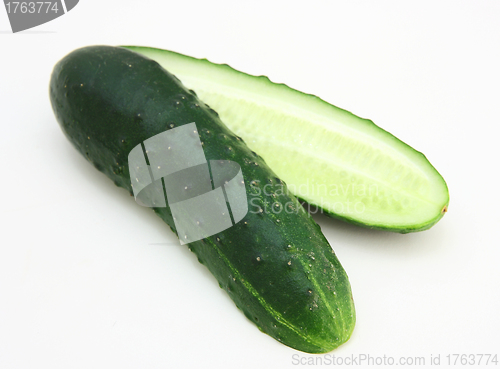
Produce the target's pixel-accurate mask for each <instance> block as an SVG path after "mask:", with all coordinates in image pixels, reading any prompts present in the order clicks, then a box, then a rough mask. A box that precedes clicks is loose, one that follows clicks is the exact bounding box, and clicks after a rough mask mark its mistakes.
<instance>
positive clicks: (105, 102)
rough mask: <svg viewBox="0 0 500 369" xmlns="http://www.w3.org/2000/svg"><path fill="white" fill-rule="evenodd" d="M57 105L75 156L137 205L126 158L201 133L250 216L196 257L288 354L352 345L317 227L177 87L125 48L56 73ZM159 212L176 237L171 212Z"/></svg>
mask: <svg viewBox="0 0 500 369" xmlns="http://www.w3.org/2000/svg"><path fill="white" fill-rule="evenodd" d="M50 100H51V104H52V108H53V110H54V113H55V116H56V118H57V120H58V122H59V124H60V126H61V128H62V130H63V132H64V133H65V135H66V136H67V138H68V139H69V140H70V141H71V143H72V144H73V145H74V147H75V148H76V149H77V150H78V151H79V152H80V153H81V154H83V155H84V156H85V157H86V158H87V160H88V161H89V162H91V163H92V164H93V165H94V166H95V167H96V168H97V169H98V170H99V171H101V172H103V173H104V174H105V175H106V176H108V177H109V178H110V179H111V180H113V181H114V183H115V184H116V185H117V186H119V187H122V188H124V189H126V190H127V191H128V192H129V193H130V194H131V195H132V194H133V193H134V191H133V187H132V183H131V180H130V170H129V163H128V155H129V153H130V152H131V151H132V150H133V149H134V148H135V147H137V146H138V145H141V144H142V143H143V142H144V141H145V140H148V139H149V138H151V137H153V136H156V135H158V134H161V133H162V132H168V131H169V130H172V129H175V128H178V127H183V126H185V125H187V124H192V123H195V124H196V127H197V132H195V133H197V136H199V138H200V142H201V143H202V146H203V151H204V153H205V156H206V159H207V160H230V161H234V162H236V163H238V164H239V165H240V168H241V172H242V175H243V178H244V184H245V193H246V196H247V201H248V209H250V211H248V213H247V214H246V215H245V216H244V218H243V219H242V220H241V221H239V222H238V223H236V224H235V225H234V226H232V227H230V228H228V229H226V230H224V231H222V232H219V233H216V234H214V235H212V236H209V237H206V238H204V239H201V240H198V241H194V242H190V243H189V244H188V247H189V249H190V250H191V251H193V252H194V253H195V254H196V255H197V257H198V260H199V261H200V263H202V264H204V265H205V266H206V267H207V268H208V269H209V270H210V271H211V272H212V274H213V275H214V276H215V277H216V278H217V280H218V282H219V285H220V287H221V288H223V289H224V290H226V291H227V293H228V294H229V296H230V297H231V298H232V299H233V301H234V302H235V304H236V306H237V307H238V308H239V309H241V310H242V311H243V313H244V314H245V315H246V316H247V317H248V318H249V319H250V320H251V321H252V322H253V323H255V324H256V325H257V327H258V328H259V329H260V330H261V331H262V332H265V333H267V334H268V335H270V336H271V337H273V338H275V339H276V340H278V341H280V342H282V343H283V344H285V345H287V346H290V347H292V348H295V349H297V350H301V351H304V352H308V353H324V352H328V351H331V350H332V349H334V348H336V347H337V346H339V345H340V344H342V343H344V342H346V341H347V340H348V339H349V337H350V335H351V333H352V331H353V329H354V324H355V311H354V303H353V300H352V293H351V287H350V284H349V280H348V277H347V275H346V273H345V271H344V269H343V268H342V266H341V264H340V262H339V261H338V259H337V257H336V255H335V253H334V252H333V250H332V248H331V247H330V245H329V244H328V241H327V240H326V238H325V237H324V235H323V234H322V233H321V231H320V228H319V226H318V225H317V224H316V223H315V222H314V220H313V219H312V218H311V216H310V215H309V213H308V212H306V211H305V210H304V208H303V207H302V206H301V204H300V203H299V201H298V200H297V199H296V198H295V197H294V196H293V195H291V194H290V193H289V192H288V190H287V186H286V184H285V183H284V182H283V181H282V180H280V179H279V178H278V177H277V176H276V175H275V174H274V172H273V171H272V170H271V169H270V168H269V167H268V166H267V164H266V163H265V162H264V160H263V159H262V158H261V157H260V156H258V155H257V154H256V153H255V152H253V151H251V150H250V149H249V148H248V147H247V146H246V144H245V143H244V142H243V140H242V139H241V138H239V137H238V136H237V135H235V134H233V133H232V132H231V131H230V130H229V129H228V128H227V127H226V126H225V125H224V124H223V123H222V121H221V120H220V119H219V116H218V114H217V113H216V112H215V111H214V110H212V109H211V108H210V107H208V106H207V105H205V104H204V103H203V102H202V101H200V100H199V99H198V98H197V96H196V94H195V93H194V92H193V91H189V90H188V89H186V88H185V87H184V86H183V85H182V83H181V82H180V81H179V80H178V79H177V78H176V77H174V76H173V75H171V74H170V73H169V72H167V71H166V70H165V69H164V68H162V67H161V66H160V65H159V64H158V63H157V62H155V61H153V60H150V59H148V58H146V57H145V56H142V55H140V54H137V53H135V52H132V51H130V50H127V49H125V48H120V47H110V46H91V47H85V48H82V49H78V50H76V51H73V52H72V53H70V54H69V55H67V56H66V57H64V58H63V59H62V60H61V61H59V62H58V63H57V64H56V66H55V67H54V70H53V72H52V76H51V80H50ZM188 149H189V148H188V147H186V150H188ZM264 187H265V189H264ZM267 205H272V206H267ZM276 207H278V208H279V210H281V211H277V210H276ZM153 209H154V211H155V212H156V214H157V215H158V216H160V217H161V219H163V220H164V221H165V223H167V225H169V226H170V228H171V229H172V230H173V231H174V232H176V233H177V231H176V225H175V221H174V218H173V215H172V211H171V208H170V207H169V206H168V205H167V206H163V207H160V206H159V207H155V208H153ZM270 209H272V210H273V211H271V210H270ZM235 334H236V333H235Z"/></svg>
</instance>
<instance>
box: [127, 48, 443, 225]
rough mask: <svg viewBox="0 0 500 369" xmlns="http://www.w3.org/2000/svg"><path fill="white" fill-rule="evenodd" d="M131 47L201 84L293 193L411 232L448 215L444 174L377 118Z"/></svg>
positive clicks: (351, 217) (192, 84)
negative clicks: (375, 119) (382, 125)
mask: <svg viewBox="0 0 500 369" xmlns="http://www.w3.org/2000/svg"><path fill="white" fill-rule="evenodd" d="M126 47H127V48H129V49H130V50H133V51H135V52H138V53H141V54H143V55H145V56H147V57H149V58H151V59H154V60H156V61H157V62H159V63H160V64H161V65H162V66H163V67H164V68H166V69H168V70H169V71H170V72H171V73H173V74H175V75H176V76H177V77H178V78H180V79H181V81H182V82H183V83H184V84H185V85H186V86H187V87H188V88H192V89H194V90H195V91H196V93H197V94H198V96H199V97H200V98H201V99H202V100H203V101H205V102H206V103H207V104H209V105H210V106H211V107H213V108H214V109H215V110H216V111H217V112H219V114H220V115H221V119H222V121H223V122H224V123H225V124H226V125H227V126H228V127H229V129H231V130H232V131H233V132H235V133H236V134H237V135H239V136H241V137H242V138H243V139H244V140H245V141H246V143H247V144H248V146H249V147H250V148H251V149H252V150H255V151H257V152H258V153H259V154H260V155H262V157H263V158H264V159H265V160H266V162H267V163H268V165H269V166H270V167H271V168H272V169H273V170H274V171H275V172H276V173H277V174H278V176H279V177H280V178H282V179H283V180H284V181H285V182H287V184H288V188H289V190H290V191H291V192H292V193H294V194H295V195H296V196H297V197H299V198H301V199H303V200H305V201H307V202H308V203H309V204H311V205H314V206H315V207H318V208H320V209H321V210H322V211H323V212H324V213H326V214H327V215H330V216H333V217H336V218H340V219H343V220H346V221H348V222H351V223H355V224H358V225H361V226H365V227H369V228H377V229H382V230H387V231H393V232H400V233H408V232H415V231H422V230H425V229H428V228H430V227H432V226H433V225H434V224H435V223H436V222H437V221H438V220H439V219H441V218H442V216H443V215H444V214H445V213H446V211H447V209H448V203H449V194H448V188H447V185H446V182H445V181H444V179H443V177H442V176H441V175H440V174H439V173H438V172H437V170H436V169H435V168H434V167H433V166H432V165H431V164H430V163H429V161H428V160H427V159H426V157H425V156H424V155H423V154H422V153H420V152H418V151H416V150H414V149H413V148H411V147H410V146H408V145H407V144H405V143H403V142H402V141H400V140H398V139H397V138H396V137H394V136H393V135H391V134H390V133H388V132H387V131H385V130H383V129H382V128H380V127H378V126H376V125H375V124H374V123H373V122H372V121H370V120H367V119H362V118H360V117H357V116H355V115H353V114H351V113H350V112H348V111H345V110H342V109H339V108H337V107H335V106H333V105H330V104H328V103H327V102H325V101H323V100H321V99H320V98H318V97H316V96H313V95H308V94H304V93H302V92H299V91H296V90H294V89H292V88H290V87H288V86H286V85H284V84H276V83H273V82H271V81H270V80H269V79H268V78H267V77H265V76H259V77H256V76H251V75H248V74H245V73H242V72H239V71H237V70H235V69H233V68H231V67H229V66H228V65H219V64H213V63H211V62H209V61H208V60H206V59H195V58H192V57H189V56H185V55H182V54H178V53H175V52H172V51H167V50H161V49H154V48H148V47H139V46H126ZM313 211H317V209H315V208H313Z"/></svg>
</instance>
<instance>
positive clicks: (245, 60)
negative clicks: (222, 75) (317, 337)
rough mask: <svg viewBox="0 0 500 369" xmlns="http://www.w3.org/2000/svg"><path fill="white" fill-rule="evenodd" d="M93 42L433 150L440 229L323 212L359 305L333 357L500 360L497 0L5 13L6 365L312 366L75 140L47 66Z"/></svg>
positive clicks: (197, 4) (0, 37)
mask: <svg viewBox="0 0 500 369" xmlns="http://www.w3.org/2000/svg"><path fill="white" fill-rule="evenodd" d="M92 44H109V45H120V44H129V45H133V44H135V45H146V46H155V47H160V48H166V49H170V50H174V51H177V52H181V53H184V54H188V55H191V56H195V57H206V58H208V59H209V60H211V61H214V62H218V63H228V64H229V65H231V66H233V67H234V68H236V69H239V70H242V71H245V72H247V73H251V74H257V75H260V74H264V75H267V76H269V77H270V78H271V80H273V81H275V82H283V83H286V84H288V85H290V86H292V87H294V88H296V89H298V90H301V91H304V92H308V93H313V94H315V95H318V96H320V97H322V98H323V99H325V100H327V101H329V102H331V103H333V104H335V105H337V106H340V107H342V108H344V109H347V110H349V111H352V112H353V113H355V114H357V115H359V116H362V117H365V118H370V119H372V120H374V121H375V123H377V124H378V125H380V126H382V127H383V128H384V129H386V130H388V131H389V132H391V133H393V134H394V135H396V136H397V137H399V138H400V139H402V140H403V141H405V142H407V143H408V144H410V145H411V146H413V147H414V148H416V149H417V150H419V151H422V152H423V153H425V155H426V156H427V157H428V159H429V160H430V161H431V163H432V164H433V165H434V166H435V167H436V168H437V169H438V171H439V172H440V173H441V174H442V175H443V177H444V178H445V180H446V181H447V183H448V186H449V189H450V207H449V212H448V214H446V215H445V217H444V218H443V219H442V220H441V221H440V222H439V223H438V224H437V225H436V226H434V227H433V228H432V229H430V230H428V231H424V232H421V233H415V234H407V235H400V234H392V233H387V232H380V231H371V230H366V229H362V228H359V227H356V226H352V225H348V224H345V223H342V222H339V221H336V220H333V219H330V218H326V217H324V216H315V219H316V220H317V221H318V222H319V223H320V225H321V227H322V229H323V231H324V233H325V235H326V236H327V238H328V240H329V241H330V243H331V245H332V247H333V248H334V250H335V251H336V253H337V255H338V257H339V259H340V261H341V262H342V264H343V266H344V267H345V269H346V271H347V273H348V275H349V277H350V281H351V284H352V289H353V294H354V300H355V304H356V311H357V324H356V328H355V330H354V333H353V335H352V338H351V339H350V341H348V342H347V343H346V344H344V345H343V346H341V347H340V348H338V349H337V350H335V351H333V352H332V353H331V354H335V355H336V356H338V357H342V358H346V357H351V356H354V357H357V356H358V355H371V356H372V357H383V356H384V355H386V356H387V357H393V358H394V359H395V361H396V363H397V362H398V360H399V358H405V357H407V356H410V357H416V356H418V357H424V358H425V360H426V364H427V366H429V365H430V357H431V355H432V356H433V357H437V356H438V355H440V359H441V367H446V365H445V364H446V363H447V359H446V355H448V354H495V353H496V354H499V356H500V349H499V348H500V283H499V282H500V268H499V263H500V251H499V250H500V242H499V237H498V231H499V220H500V218H499V215H498V206H499V201H498V193H499V187H498V186H499V176H498V159H499V154H498V152H499V146H500V142H499V139H498V134H499V130H498V127H499V125H500V124H499V123H500V122H499V120H500V111H499V110H500V109H499V106H500V92H499V91H500V72H499V70H500V2H498V1H468V2H466V1H448V2H443V1H432V2H430V1H428V2H424V1H411V2H408V1H406V2H402V1H377V2H375V1H349V2H347V1H345V2H332V1H330V2H315V3H306V2H305V1H303V2H293V3H292V2H290V1H288V2H285V1H283V2H269V3H265V2H259V1H156V2H153V1H123V0H122V1H97V0H81V1H80V3H79V4H78V5H77V6H76V7H75V8H74V9H73V10H71V11H70V12H69V13H68V14H66V15H64V16H63V17H61V18H58V19H56V20H54V21H52V22H50V23H47V24H45V25H41V26H39V27H36V28H34V29H31V30H28V31H25V32H22V33H19V34H12V33H11V31H10V26H9V23H8V19H7V15H6V12H5V11H4V10H3V9H0V46H1V47H0V55H1V58H0V104H1V109H0V124H1V134H0V155H1V156H0V158H1V162H0V163H1V164H0V168H1V169H0V173H1V177H0V183H1V191H2V192H1V195H2V198H1V210H0V227H1V233H0V237H1V238H0V240H1V241H0V368H2V369H3V368H6V369H10V368H183V367H198V368H205V367H217V368H236V367H237V368H291V367H297V366H298V365H294V364H297V362H304V361H306V360H308V359H309V358H310V357H313V358H316V357H319V356H315V355H308V354H304V353H300V352H298V351H295V350H293V349H290V348H288V347H286V346H284V345H282V344H280V343H278V342H277V341H275V340H274V339H272V338H270V337H268V336H267V335H265V334H263V333H261V332H260V331H259V330H258V329H257V328H256V327H255V326H254V325H253V324H252V323H251V322H250V321H248V320H247V319H246V318H245V317H244V315H243V314H242V313H241V312H240V311H239V310H238V309H237V308H236V307H235V305H234V303H233V302H232V301H231V300H230V298H229V297H228V296H227V295H226V293H225V292H224V291H222V290H221V289H220V288H219V287H218V284H217V282H216V280H215V278H213V277H212V275H211V274H210V273H209V272H208V270H207V269H206V268H205V267H204V266H202V265H201V264H199V263H198V261H197V260H196V257H195V255H194V254H192V253H190V252H189V251H188V249H187V247H185V246H180V245H178V242H177V240H176V238H175V236H174V235H173V233H172V232H171V231H170V229H169V228H168V227H167V226H166V225H165V224H163V223H162V221H161V220H160V219H159V218H158V217H156V216H155V215H154V213H153V212H152V211H151V210H149V209H145V208H141V207H139V206H137V205H136V204H135V202H134V201H133V199H132V198H130V196H129V195H128V193H126V191H124V190H120V189H118V188H116V187H115V186H114V184H113V183H112V182H111V181H110V180H109V179H107V178H106V177H105V176H104V175H102V174H101V173H99V172H98V171H96V170H95V169H94V168H93V167H92V166H91V165H90V164H88V163H87V162H86V161H85V160H84V158H83V157H81V156H80V154H78V153H77V152H76V151H75V150H74V149H73V148H72V146H71V145H70V144H69V142H68V141H67V140H66V138H65V137H64V135H63V134H62V132H61V130H60V128H59V126H58V124H57V122H56V120H55V118H54V116H53V113H52V110H51V107H50V103H49V98H48V83H49V77H50V73H51V69H52V67H53V65H54V64H55V63H56V62H57V61H58V60H59V59H60V58H62V57H63V56H64V55H65V54H67V53H69V52H70V51H72V50H74V49H75V48H78V47H82V46H86V45H92ZM166 242H171V244H170V245H165V244H159V243H166ZM326 358H327V357H323V359H325V361H324V363H323V364H324V365H323V366H329V365H327V360H326ZM476 359H478V357H477V358H476ZM498 359H499V360H500V357H499V358H498ZM316 360H317V359H316ZM409 360H411V358H410V359H409ZM483 362H484V359H483ZM358 364H359V363H358ZM366 364H367V363H366V362H365V363H364V365H361V364H359V365H353V366H352V367H360V368H361V367H365V366H367V365H366ZM499 365H500V364H499ZM330 366H331V365H330ZM371 366H372V367H373V366H374V365H371ZM490 366H491V365H490ZM455 367H456V366H455Z"/></svg>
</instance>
